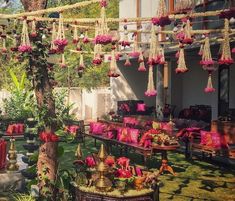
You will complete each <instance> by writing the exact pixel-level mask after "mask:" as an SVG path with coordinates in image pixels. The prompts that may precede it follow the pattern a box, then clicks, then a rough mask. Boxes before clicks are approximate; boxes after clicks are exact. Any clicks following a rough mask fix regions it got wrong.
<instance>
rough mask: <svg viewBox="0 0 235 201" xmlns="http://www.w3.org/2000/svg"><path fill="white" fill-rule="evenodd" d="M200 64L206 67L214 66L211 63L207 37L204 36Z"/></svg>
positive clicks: (213, 62)
mask: <svg viewBox="0 0 235 201" xmlns="http://www.w3.org/2000/svg"><path fill="white" fill-rule="evenodd" d="M200 64H201V65H203V66H206V67H210V66H213V65H214V64H215V61H213V59H212V56H211V49H210V39H209V36H206V38H205V44H204V46H203V51H202V60H201V61H200Z"/></svg>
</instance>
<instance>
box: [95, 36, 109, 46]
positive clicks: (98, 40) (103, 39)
mask: <svg viewBox="0 0 235 201" xmlns="http://www.w3.org/2000/svg"><path fill="white" fill-rule="evenodd" d="M111 42H112V36H111V35H97V36H96V37H95V39H94V43H95V44H102V45H107V44H109V43H111Z"/></svg>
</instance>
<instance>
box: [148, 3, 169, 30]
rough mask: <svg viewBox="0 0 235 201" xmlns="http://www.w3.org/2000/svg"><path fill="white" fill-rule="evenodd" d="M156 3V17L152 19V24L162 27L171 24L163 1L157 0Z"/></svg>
mask: <svg viewBox="0 0 235 201" xmlns="http://www.w3.org/2000/svg"><path fill="white" fill-rule="evenodd" d="M158 2H159V3H158V7H157V13H156V17H153V18H152V23H153V24H154V25H159V26H161V27H164V26H165V25H169V24H171V20H170V18H169V15H168V12H167V8H166V4H165V0H159V1H158Z"/></svg>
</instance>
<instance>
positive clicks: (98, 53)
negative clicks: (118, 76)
mask: <svg viewBox="0 0 235 201" xmlns="http://www.w3.org/2000/svg"><path fill="white" fill-rule="evenodd" d="M101 52H102V46H101V44H95V46H94V57H93V61H92V63H93V64H94V65H100V64H101V63H102V58H101Z"/></svg>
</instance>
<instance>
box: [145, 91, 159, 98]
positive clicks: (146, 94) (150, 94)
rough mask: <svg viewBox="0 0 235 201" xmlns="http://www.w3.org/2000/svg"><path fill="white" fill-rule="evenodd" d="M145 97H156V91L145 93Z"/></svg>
mask: <svg viewBox="0 0 235 201" xmlns="http://www.w3.org/2000/svg"><path fill="white" fill-rule="evenodd" d="M144 94H145V96H148V97H150V96H156V95H157V91H156V90H151V91H146V92H145V93H144Z"/></svg>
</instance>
